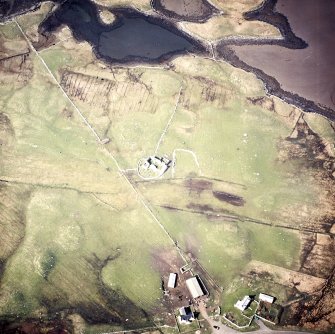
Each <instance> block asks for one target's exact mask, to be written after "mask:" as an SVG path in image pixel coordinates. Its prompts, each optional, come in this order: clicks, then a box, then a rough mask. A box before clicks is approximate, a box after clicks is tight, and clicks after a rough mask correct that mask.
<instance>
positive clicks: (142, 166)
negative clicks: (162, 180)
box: [137, 156, 171, 179]
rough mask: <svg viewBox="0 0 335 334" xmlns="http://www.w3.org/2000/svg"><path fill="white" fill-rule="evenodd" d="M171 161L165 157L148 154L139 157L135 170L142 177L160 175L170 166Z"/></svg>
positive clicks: (149, 177) (148, 177) (150, 177)
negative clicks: (145, 156)
mask: <svg viewBox="0 0 335 334" xmlns="http://www.w3.org/2000/svg"><path fill="white" fill-rule="evenodd" d="M170 164H171V161H170V160H169V159H168V158H167V157H157V156H150V157H148V158H145V159H141V160H140V161H139V163H138V166H137V172H138V174H139V176H140V177H142V178H144V179H153V178H157V177H161V176H162V175H163V174H164V173H165V172H166V171H167V170H168V169H169V167H170Z"/></svg>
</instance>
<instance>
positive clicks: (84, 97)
mask: <svg viewBox="0 0 335 334" xmlns="http://www.w3.org/2000/svg"><path fill="white" fill-rule="evenodd" d="M60 84H61V85H62V87H63V88H64V89H65V91H66V93H67V94H68V95H69V96H71V97H74V98H76V99H78V100H81V101H84V102H87V103H89V104H90V105H91V106H97V107H101V108H103V109H106V108H107V107H108V102H109V101H108V94H109V92H110V90H111V89H112V87H113V86H114V84H115V83H114V82H113V81H111V80H107V79H103V78H99V77H92V76H89V75H85V74H81V73H75V72H71V71H64V72H63V73H62V75H61V82H60Z"/></svg>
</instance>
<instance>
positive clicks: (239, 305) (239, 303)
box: [234, 296, 251, 311]
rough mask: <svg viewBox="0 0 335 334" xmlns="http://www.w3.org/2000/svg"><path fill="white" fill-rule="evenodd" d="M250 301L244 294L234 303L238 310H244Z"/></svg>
mask: <svg viewBox="0 0 335 334" xmlns="http://www.w3.org/2000/svg"><path fill="white" fill-rule="evenodd" d="M250 303H251V298H250V297H249V296H244V297H243V299H242V300H238V301H237V302H236V304H235V305H234V306H235V307H236V308H238V309H239V310H240V311H244V310H246V309H247V308H248V306H249V305H250Z"/></svg>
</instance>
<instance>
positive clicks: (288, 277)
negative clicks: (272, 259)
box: [246, 260, 325, 293]
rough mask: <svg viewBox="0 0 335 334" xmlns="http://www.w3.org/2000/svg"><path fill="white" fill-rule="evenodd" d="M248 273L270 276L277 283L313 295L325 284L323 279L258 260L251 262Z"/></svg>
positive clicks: (247, 269)
mask: <svg viewBox="0 0 335 334" xmlns="http://www.w3.org/2000/svg"><path fill="white" fill-rule="evenodd" d="M246 272H247V273H249V274H255V273H256V274H257V275H258V276H259V275H263V276H264V275H267V276H269V275H270V276H271V277H272V279H273V280H274V281H275V282H276V283H278V284H281V285H283V286H287V287H290V288H296V290H297V291H299V292H301V293H313V292H315V291H317V290H319V289H321V287H322V286H323V284H324V283H325V280H324V279H322V278H319V277H315V276H312V275H307V274H304V273H301V272H298V271H294V270H290V269H286V268H283V267H279V266H275V265H273V264H268V263H265V262H261V261H256V260H253V261H251V262H249V264H248V266H247V268H246ZM270 276H269V277H270Z"/></svg>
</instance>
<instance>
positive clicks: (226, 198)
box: [213, 191, 245, 206]
mask: <svg viewBox="0 0 335 334" xmlns="http://www.w3.org/2000/svg"><path fill="white" fill-rule="evenodd" d="M213 195H214V197H215V198H217V199H218V200H220V201H221V202H227V203H229V204H231V205H234V206H243V205H244V204H245V200H244V199H243V198H242V197H240V196H237V195H233V194H229V193H226V192H223V191H213Z"/></svg>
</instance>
